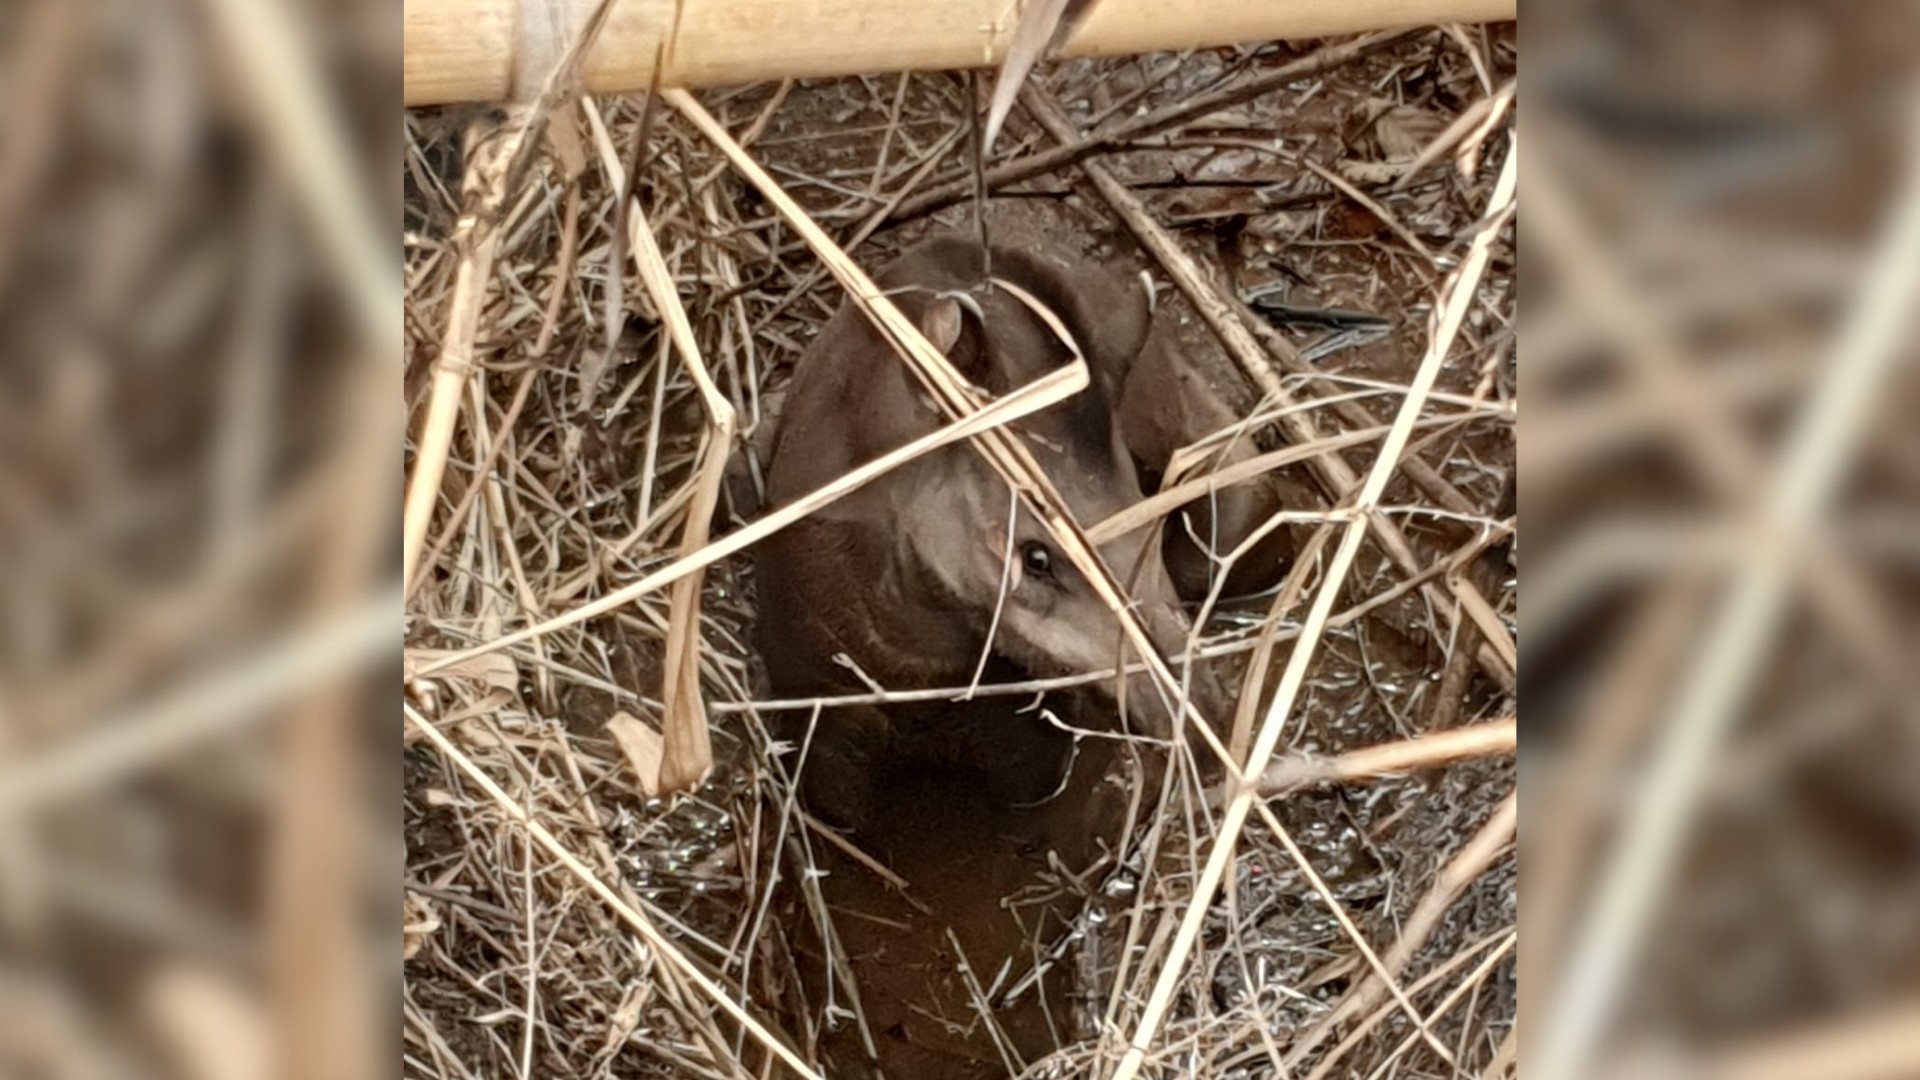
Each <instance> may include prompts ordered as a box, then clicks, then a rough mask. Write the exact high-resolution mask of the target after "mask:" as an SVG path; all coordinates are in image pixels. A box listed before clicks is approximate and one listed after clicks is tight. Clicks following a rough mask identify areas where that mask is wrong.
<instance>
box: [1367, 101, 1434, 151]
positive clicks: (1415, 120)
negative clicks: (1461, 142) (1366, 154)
mask: <svg viewBox="0 0 1920 1080" xmlns="http://www.w3.org/2000/svg"><path fill="white" fill-rule="evenodd" d="M1446 129H1447V122H1446V121H1445V120H1442V119H1441V118H1440V117H1438V116H1436V115H1434V114H1433V113H1430V112H1428V111H1427V110H1425V109H1420V108H1415V107H1414V106H1412V105H1395V106H1394V107H1393V108H1391V109H1388V110H1387V111H1386V112H1383V113H1381V114H1380V118H1379V119H1377V120H1375V121H1374V122H1373V137H1374V138H1375V139H1378V140H1379V142H1380V155H1381V156H1382V157H1384V158H1386V159H1387V160H1388V161H1411V160H1413V159H1414V158H1416V157H1419V156H1420V151H1422V150H1425V149H1426V148H1427V144H1428V143H1430V142H1432V141H1433V140H1435V139H1437V138H1439V137H1440V133H1441V132H1443V131H1445V130H1446Z"/></svg>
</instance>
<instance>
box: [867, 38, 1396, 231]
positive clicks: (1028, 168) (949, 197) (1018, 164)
mask: <svg viewBox="0 0 1920 1080" xmlns="http://www.w3.org/2000/svg"><path fill="white" fill-rule="evenodd" d="M1411 32H1412V31H1410V30H1389V31H1383V32H1381V33H1377V34H1368V35H1367V36H1366V37H1363V38H1356V39H1354V40H1352V41H1343V42H1341V43H1340V44H1338V45H1328V46H1327V47H1325V48H1323V49H1318V50H1315V51H1314V52H1312V53H1309V54H1307V55H1306V56H1303V57H1301V58H1300V59H1298V60H1295V61H1293V62H1292V63H1288V64H1282V65H1280V66H1279V67H1277V68H1274V69H1273V70H1272V71H1268V72H1264V73H1262V74H1260V75H1257V76H1255V77H1253V78H1251V79H1245V80H1240V81H1236V82H1234V83H1233V84H1232V85H1231V86H1224V87H1221V88H1220V89H1218V90H1215V91H1213V92H1212V93H1208V94H1201V95H1199V96H1197V97H1192V98H1188V99H1186V100H1184V101H1180V102H1176V103H1175V104H1172V105H1169V106H1167V107H1166V108H1164V109H1156V110H1154V111H1153V112H1150V113H1148V114H1147V115H1145V116H1140V117H1135V118H1133V119H1130V120H1122V121H1120V122H1118V123H1115V124H1113V125H1112V126H1111V127H1108V128H1105V129H1103V130H1100V131H1095V132H1093V133H1091V134H1088V135H1083V136H1081V137H1080V138H1078V139H1074V140H1073V141H1071V142H1067V143H1062V144H1061V145H1059V146H1055V147H1052V148H1050V149H1047V150H1039V151H1036V152H1034V153H1031V154H1028V155H1027V156H1025V157H1022V158H1016V159H1014V160H1013V161H1008V162H1004V163H1002V164H1000V165H996V166H995V167H993V168H991V169H988V170H987V189H988V190H989V191H994V190H998V189H1000V188H1003V187H1006V186H1008V185H1010V184H1017V183H1019V182H1020V181H1022V180H1031V179H1033V178H1034V177H1036V176H1044V175H1046V174H1048V173H1051V172H1056V171H1058V170H1060V169H1064V168H1066V167H1067V166H1069V165H1072V164H1075V163H1077V162H1080V161H1083V160H1085V159H1087V158H1089V157H1092V156H1093V155H1095V154H1100V153H1105V152H1106V151H1108V150H1115V149H1118V148H1120V147H1122V146H1124V145H1126V144H1127V143H1129V142H1132V141H1134V140H1136V139H1144V138H1147V137H1148V136H1151V135H1158V134H1160V133H1161V132H1163V131H1166V130H1168V129H1170V128H1176V127H1179V126H1180V125H1182V124H1185V123H1189V122H1191V121H1194V120H1198V119H1200V118H1202V117H1205V116H1210V115H1212V114H1214V113H1217V112H1219V111H1221V110H1222V109H1228V108H1232V107H1233V106H1235V105H1239V104H1243V103H1245V102H1248V101H1252V100H1253V99H1254V98H1257V97H1260V96H1262V95H1265V94H1271V93H1275V92H1277V91H1279V90H1280V89H1282V88H1283V87H1285V86H1287V85H1288V84H1290V83H1296V82H1299V81H1301V80H1302V79H1308V78H1312V77H1313V76H1315V75H1319V74H1322V73H1324V72H1328V71H1332V70H1333V69H1334V68H1337V67H1340V66H1342V65H1343V64H1348V63H1351V62H1353V61H1355V60H1358V59H1359V58H1361V57H1362V56H1365V55H1367V54H1368V53H1371V52H1373V51H1375V50H1377V49H1383V48H1385V47H1387V46H1388V45H1391V44H1393V43H1394V42H1396V41H1399V40H1400V39H1401V38H1404V37H1406V36H1407V35H1408V34H1409V33H1411ZM972 185H973V177H972V176H959V177H955V178H953V179H951V180H947V181H945V182H943V183H940V184H936V185H934V186H933V187H931V188H929V189H927V190H926V191H925V192H923V193H921V194H919V195H915V196H914V197H912V198H910V199H907V200H905V201H904V202H902V203H901V204H900V205H899V206H898V207H897V208H895V209H894V210H892V211H890V212H889V216H890V217H892V218H894V219H896V220H905V219H907V218H912V217H918V216H920V215H921V214H926V213H931V212H932V211H935V210H939V209H941V208H942V207H946V206H951V205H953V204H954V203H956V202H959V201H960V200H962V199H964V198H966V197H967V196H968V195H970V194H971V193H972V191H973V187H972Z"/></svg>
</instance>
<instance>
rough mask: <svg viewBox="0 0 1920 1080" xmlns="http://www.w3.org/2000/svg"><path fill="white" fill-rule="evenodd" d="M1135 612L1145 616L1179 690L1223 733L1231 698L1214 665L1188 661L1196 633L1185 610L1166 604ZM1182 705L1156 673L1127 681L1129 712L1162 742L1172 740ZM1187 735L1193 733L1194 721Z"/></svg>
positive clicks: (1150, 636)
mask: <svg viewBox="0 0 1920 1080" xmlns="http://www.w3.org/2000/svg"><path fill="white" fill-rule="evenodd" d="M1135 610H1136V611H1137V612H1138V613H1139V616H1140V621H1141V623H1142V628H1143V629H1145V630H1146V632H1147V638H1148V640H1149V641H1151V642H1152V643H1153V648H1154V651H1155V652H1157V653H1159V654H1160V659H1161V660H1163V661H1165V662H1166V666H1167V670H1168V671H1170V672H1172V674H1173V678H1174V682H1175V684H1176V685H1177V686H1178V687H1181V688H1183V689H1184V690H1185V694H1186V699H1187V701H1188V702H1190V703H1191V704H1192V706H1193V708H1194V709H1195V710H1197V711H1198V712H1199V713H1200V715H1201V716H1202V717H1204V718H1205V719H1206V721H1207V723H1208V724H1210V725H1212V726H1213V727H1214V728H1215V730H1218V729H1219V727H1220V725H1221V723H1222V720H1221V716H1222V710H1223V709H1224V707H1225V704H1226V693H1225V691H1224V689H1223V688H1222V686H1221V684H1220V681H1219V679H1218V678H1216V677H1215V676H1214V673H1213V668H1212V666H1211V665H1209V664H1207V663H1206V662H1204V661H1202V660H1199V659H1198V658H1188V657H1187V655H1186V654H1187V645H1188V639H1189V630H1190V629H1191V627H1190V624H1189V623H1188V621H1187V618H1186V616H1185V614H1183V613H1182V612H1181V610H1180V607H1179V605H1178V604H1176V603H1173V602H1171V601H1162V602H1158V603H1153V604H1151V605H1148V604H1142V605H1141V606H1140V607H1138V608H1136V609H1135ZM1179 705H1180V700H1179V698H1178V697H1175V696H1172V695H1168V694H1164V693H1163V692H1162V691H1161V689H1160V688H1159V687H1158V686H1157V685H1156V684H1155V680H1154V678H1153V675H1152V673H1151V672H1141V673H1139V674H1137V675H1134V676H1132V677H1130V678H1129V679H1128V680H1127V711H1128V713H1129V714H1130V715H1131V717H1132V718H1133V723H1134V725H1135V727H1136V729H1137V730H1141V731H1144V732H1145V733H1147V734H1150V735H1153V736H1156V737H1165V736H1167V735H1169V734H1171V733H1172V732H1173V730H1174V719H1175V712H1174V710H1175V709H1177V708H1178V707H1179ZM1187 730H1189V731H1190V730H1192V725H1191V720H1189V724H1188V728H1187Z"/></svg>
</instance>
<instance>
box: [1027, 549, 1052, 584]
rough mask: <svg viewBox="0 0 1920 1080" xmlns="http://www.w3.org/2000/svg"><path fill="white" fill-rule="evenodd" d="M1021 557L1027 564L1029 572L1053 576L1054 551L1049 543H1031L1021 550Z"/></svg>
mask: <svg viewBox="0 0 1920 1080" xmlns="http://www.w3.org/2000/svg"><path fill="white" fill-rule="evenodd" d="M1020 559H1021V561H1022V562H1023V563H1025V564H1026V567H1027V573H1029V574H1040V575H1042V576H1046V577H1051V576H1052V575H1053V552H1051V551H1048V550H1047V545H1045V544H1042V543H1037V542H1036V543H1030V544H1028V545H1027V546H1026V547H1025V548H1024V549H1022V550H1021V552H1020Z"/></svg>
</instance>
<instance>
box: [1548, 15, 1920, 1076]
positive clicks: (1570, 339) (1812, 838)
mask: <svg viewBox="0 0 1920 1080" xmlns="http://www.w3.org/2000/svg"><path fill="white" fill-rule="evenodd" d="M1916 16H1920V8H1917V7H1916V6H1915V5H1913V4H1857V5H1828V4H1817V3H1698V4H1653V3H1606V4H1600V3H1574V2H1544V3H1531V4H1528V5H1527V6H1526V9H1525V11H1524V13H1523V16H1522V20H1521V33H1522V35H1523V39H1524V41H1525V44H1526V55H1527V61H1526V64H1525V65H1524V76H1523V84H1522V85H1523V87H1524V93H1523V94H1522V97H1523V98H1524V99H1525V100H1526V102H1527V104H1528V111H1529V117H1528V120H1529V121H1530V122H1527V123H1523V125H1522V127H1523V129H1524V130H1525V131H1526V132H1527V135H1528V136H1529V137H1528V138H1527V139H1526V140H1524V142H1523V145H1524V146H1526V150H1525V151H1524V153H1526V154H1527V157H1526V159H1525V161H1524V162H1523V165H1522V168H1521V175H1522V177H1523V178H1524V179H1523V183H1522V187H1521V203H1522V206H1523V209H1522V212H1521V219H1522V221H1523V225H1522V232H1523V240H1522V252H1523V262H1522V271H1523V275H1524V276H1523V282H1524V285H1523V290H1524V301H1523V304H1522V318H1521V336H1520V341H1521V348H1520V357H1521V360H1520V365H1519V370H1520V380H1521V382H1520V386H1521V400H1522V401H1523V403H1524V405H1523V411H1524V413H1525V416H1524V419H1523V422H1522V429H1521V430H1522V435H1521V438H1520V462H1521V471H1520V475H1521V478H1522V479H1521V485H1520V510H1521V520H1522V522H1524V524H1525V533H1526V537H1525V541H1524V543H1523V544H1522V545H1521V546H1522V547H1524V548H1525V549H1526V554H1525V555H1524V556H1522V558H1524V559H1526V560H1528V561H1529V565H1528V567H1527V571H1528V572H1527V575H1526V580H1527V582H1528V588H1527V590H1526V591H1525V593H1524V597H1523V600H1522V603H1521V608H1520V610H1521V626H1522V635H1521V641H1522V649H1521V660H1522V673H1521V674H1522V678H1521V682H1522V686H1523V687H1524V690H1525V696H1524V699H1525V701H1526V704H1527V709H1526V717H1525V721H1524V723H1523V727H1524V732H1523V735H1522V747H1523V750H1522V764H1521V768H1522V775H1523V781H1522V792H1523V794H1522V798H1521V821H1522V823H1523V825H1522V831H1521V835H1522V865H1523V866H1524V867H1525V870H1524V873H1523V878H1522V880H1523V887H1522V896H1523V902H1522V904H1523V906H1522V910H1523V912H1524V916H1523V921H1522V925H1523V926H1524V927H1525V934H1524V948H1523V949H1522V951H1521V969H1522V975H1521V986H1522V1005H1521V1015H1522V1017H1524V1022H1523V1035H1522V1039H1521V1043H1522V1047H1523V1051H1522V1061H1523V1062H1525V1063H1526V1074H1527V1075H1528V1076H1529V1077H1530V1080H1565V1078H1569V1077H1575V1076H1580V1077H1586V1076H1607V1077H1613V1076H1620V1077H1642V1076H1664V1075H1672V1076H1688V1077H1695V1076H1710V1077H1729V1078H1731V1077H1742V1078H1744V1077H1762V1076H1764V1077H1783V1078H1784V1077H1816V1076H1817V1077H1823V1078H1861V1077H1912V1076H1920V694H1917V693H1916V689H1917V688H1920V682H1917V681H1916V678H1917V672H1916V664H1915V660H1916V659H1920V633H1917V631H1920V617H1917V616H1920V609H1917V608H1916V601H1920V588H1917V586H1920V502H1917V501H1916V499H1915V496H1916V494H1917V493H1920V426H1916V419H1917V418H1920V410H1917V407H1920V378H1917V377H1916V376H1917V375H1920V371H1917V370H1916V364H1915V360H1916V356H1917V355H1920V354H1917V351H1916V329H1917V326H1916V321H1915V314H1916V311H1920V289H1916V284H1917V283H1920V93H1916V90H1917V89H1920V87H1916V83H1915V78H1914V75H1915V70H1916V69H1915V60H1916V58H1917V57H1916V52H1917V51H1920V19H1917V18H1916Z"/></svg>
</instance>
